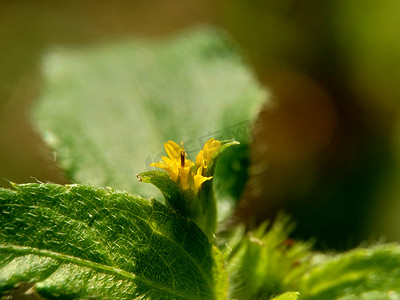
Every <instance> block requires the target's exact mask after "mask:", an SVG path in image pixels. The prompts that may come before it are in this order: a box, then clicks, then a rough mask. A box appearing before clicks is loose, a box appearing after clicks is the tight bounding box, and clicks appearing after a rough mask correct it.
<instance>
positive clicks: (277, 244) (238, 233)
mask: <svg viewBox="0 0 400 300" xmlns="http://www.w3.org/2000/svg"><path fill="white" fill-rule="evenodd" d="M292 228H293V226H292V225H291V224H290V223H289V220H288V218H287V217H284V216H282V215H281V216H279V217H278V218H277V220H276V221H275V223H274V224H272V226H268V223H264V224H262V225H261V226H259V227H258V228H257V229H256V230H251V231H249V232H247V233H245V230H244V228H243V227H240V226H239V227H237V228H236V230H235V232H233V234H232V233H231V234H232V235H231V237H230V239H229V247H228V249H226V250H225V253H226V255H227V262H228V263H227V270H228V273H229V274H230V285H231V286H230V290H231V291H230V293H231V297H232V298H234V299H243V300H245V299H268V298H269V297H271V296H274V295H278V294H281V293H284V292H287V291H293V290H295V291H296V290H297V284H298V280H299V279H300V278H301V276H302V275H303V274H304V272H305V270H306V269H307V268H308V257H309V254H310V251H309V249H310V246H311V245H310V243H304V242H294V241H292V240H290V239H288V235H289V233H290V231H291V230H292ZM293 295H294V294H293ZM293 295H291V297H292V296H293ZM288 297H289V296H288ZM283 299H286V298H283ZM289 299H291V298H289Z"/></svg>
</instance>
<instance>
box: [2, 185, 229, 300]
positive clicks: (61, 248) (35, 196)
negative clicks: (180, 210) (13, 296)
mask: <svg viewBox="0 0 400 300" xmlns="http://www.w3.org/2000/svg"><path fill="white" fill-rule="evenodd" d="M0 206H1V219H0V293H1V292H3V293H4V292H7V291H9V290H10V289H12V288H14V287H15V286H16V285H17V284H18V283H21V282H32V283H34V287H35V289H36V290H37V292H38V293H39V294H40V295H42V296H44V297H46V298H51V299H52V298H62V299H68V298H80V299H81V298H104V299H110V298H113V299H132V298H135V297H140V298H145V299H224V298H225V297H226V296H225V295H224V294H226V290H227V285H226V284H227V283H226V281H227V280H226V275H224V271H223V263H222V262H221V261H220V257H219V256H220V254H218V250H216V249H213V247H212V246H211V245H210V244H209V242H208V239H207V237H206V236H205V235H204V234H203V233H202V231H201V230H200V229H199V228H198V227H197V226H196V225H195V224H194V223H192V222H190V221H188V220H186V219H184V218H182V217H181V216H179V215H178V214H176V213H174V212H173V211H171V210H170V209H168V208H167V207H166V206H164V205H162V204H160V203H158V202H157V201H148V200H145V199H142V198H139V197H135V196H131V195H129V194H127V193H125V192H118V191H114V190H112V189H109V188H107V189H99V188H92V187H88V186H83V185H70V186H59V185H54V184H26V185H15V190H7V189H0Z"/></svg>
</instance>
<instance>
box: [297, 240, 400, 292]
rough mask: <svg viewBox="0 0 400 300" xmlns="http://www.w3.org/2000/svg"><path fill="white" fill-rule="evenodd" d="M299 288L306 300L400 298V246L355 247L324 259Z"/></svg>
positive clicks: (305, 277)
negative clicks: (399, 296) (399, 295)
mask: <svg viewBox="0 0 400 300" xmlns="http://www.w3.org/2000/svg"><path fill="white" fill-rule="evenodd" d="M298 290H299V292H300V294H301V297H300V299H307V300H309V299H310V300H311V299H346V300H347V299H397V296H398V294H399V293H400V246H399V245H394V244H388V245H380V246H376V247H373V248H370V249H355V250H352V251H349V252H347V253H344V254H340V255H337V256H336V257H333V258H330V259H327V260H323V261H322V262H321V263H319V264H317V265H316V266H315V267H313V268H311V270H310V271H309V272H307V273H305V274H304V276H303V278H302V280H301V282H300V284H299V286H298ZM378 295H380V296H378ZM391 295H392V296H391ZM374 297H376V298H374Z"/></svg>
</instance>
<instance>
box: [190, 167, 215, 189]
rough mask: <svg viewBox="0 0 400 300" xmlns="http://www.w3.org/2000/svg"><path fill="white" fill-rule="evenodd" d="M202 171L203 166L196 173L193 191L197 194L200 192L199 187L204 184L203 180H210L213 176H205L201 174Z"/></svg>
mask: <svg viewBox="0 0 400 300" xmlns="http://www.w3.org/2000/svg"><path fill="white" fill-rule="evenodd" d="M202 171H203V168H202V167H200V168H198V169H197V173H196V175H194V183H193V191H194V193H195V194H197V193H198V191H199V188H200V186H201V185H202V184H203V182H205V181H207V180H210V179H211V178H212V176H210V177H204V176H203V175H201V173H202Z"/></svg>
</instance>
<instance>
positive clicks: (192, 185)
mask: <svg viewBox="0 0 400 300" xmlns="http://www.w3.org/2000/svg"><path fill="white" fill-rule="evenodd" d="M220 146H221V143H220V142H219V141H217V140H215V139H214V138H212V139H209V140H208V141H207V142H206V144H205V145H204V147H203V150H201V151H200V153H199V154H198V155H197V157H196V164H194V163H193V162H192V161H191V160H190V159H188V158H187V154H186V152H185V149H184V148H183V142H182V143H181V146H179V145H178V144H177V143H175V142H173V141H168V142H167V143H165V144H164V148H165V151H166V152H167V155H168V157H166V156H162V157H161V158H162V161H159V162H158V163H152V164H151V166H153V167H157V168H161V169H163V170H165V171H166V172H167V174H168V175H169V176H170V177H171V179H172V180H173V181H175V182H177V183H178V184H179V185H180V186H181V188H182V190H184V191H185V190H188V189H191V190H192V191H193V192H194V193H195V194H196V195H197V193H198V191H199V188H200V186H201V185H202V184H203V182H205V181H207V180H210V179H211V178H212V176H209V177H206V176H204V175H205V173H206V172H207V167H208V165H209V163H210V160H211V158H212V156H213V154H214V152H215V151H216V150H217V149H218V148H219V147H220Z"/></svg>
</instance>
